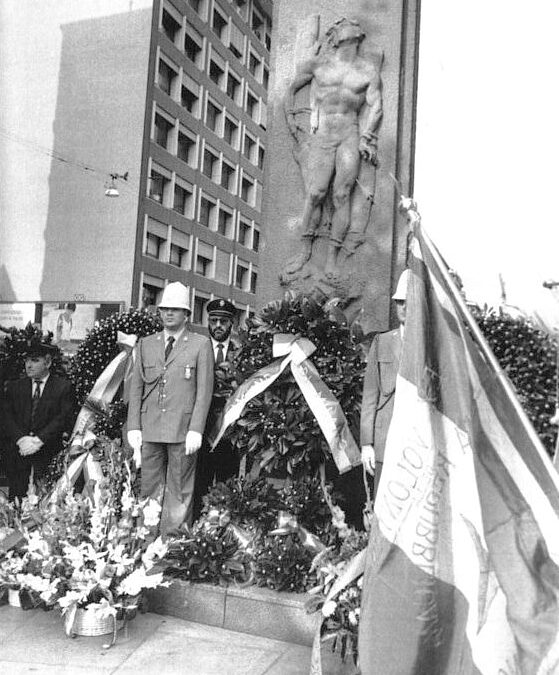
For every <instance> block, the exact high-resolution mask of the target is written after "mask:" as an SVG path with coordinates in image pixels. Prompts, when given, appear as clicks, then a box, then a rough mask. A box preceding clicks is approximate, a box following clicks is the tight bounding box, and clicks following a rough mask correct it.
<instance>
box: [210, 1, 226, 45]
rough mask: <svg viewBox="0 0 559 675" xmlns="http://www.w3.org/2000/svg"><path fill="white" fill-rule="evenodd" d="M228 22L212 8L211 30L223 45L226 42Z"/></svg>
mask: <svg viewBox="0 0 559 675" xmlns="http://www.w3.org/2000/svg"><path fill="white" fill-rule="evenodd" d="M228 25H229V22H228V21H227V19H226V18H225V17H224V16H223V15H222V14H221V12H218V11H217V9H215V8H214V13H213V17H212V30H213V32H214V33H215V34H216V35H217V37H218V38H219V39H220V40H221V41H222V42H223V43H224V44H225V43H226V40H227V26H228Z"/></svg>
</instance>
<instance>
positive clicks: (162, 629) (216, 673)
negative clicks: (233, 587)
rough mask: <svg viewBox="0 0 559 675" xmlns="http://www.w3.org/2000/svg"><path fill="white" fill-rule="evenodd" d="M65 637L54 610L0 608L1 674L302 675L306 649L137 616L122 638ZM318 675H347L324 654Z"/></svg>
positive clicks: (304, 674)
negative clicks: (108, 645)
mask: <svg viewBox="0 0 559 675" xmlns="http://www.w3.org/2000/svg"><path fill="white" fill-rule="evenodd" d="M108 638H109V636H100V637H76V638H68V637H66V635H65V633H64V629H63V625H62V620H61V618H60V615H59V613H58V612H57V611H51V612H44V611H42V610H28V611H23V610H20V609H16V608H13V607H9V606H7V605H5V606H3V607H0V673H6V675H19V674H20V673H39V674H40V675H43V673H44V674H45V675H55V674H56V675H59V674H61V673H62V674H67V675H72V674H74V673H75V674H76V675H87V674H90V673H96V674H97V673H107V674H108V673H116V674H118V675H132V674H133V675H141V674H144V673H147V674H150V673H157V674H158V675H174V674H175V673H177V674H178V673H180V674H181V675H183V674H184V673H192V675H264V674H266V675H307V674H308V673H309V666H310V654H311V650H310V648H309V647H303V646H301V645H294V644H289V643H287V642H280V641H278V640H270V639H268V638H262V637H257V636H254V635H247V634H244V633H235V632H233V631H228V630H224V629H222V628H213V627H211V626H205V625H202V624H199V623H191V622H189V621H183V620H181V619H175V618H172V617H165V616H160V615H158V614H150V613H148V614H141V615H138V616H137V617H136V618H135V619H134V620H133V621H132V622H131V623H130V624H129V628H128V634H127V635H126V634H125V633H124V631H120V632H119V635H118V639H117V642H116V644H115V645H114V646H113V647H111V648H110V649H107V648H106V646H104V645H106V643H107V642H108ZM326 660H327V663H326V664H324V675H335V674H337V673H341V672H349V671H345V670H344V669H343V668H342V667H341V665H340V663H339V662H338V661H337V659H333V658H330V656H329V655H326Z"/></svg>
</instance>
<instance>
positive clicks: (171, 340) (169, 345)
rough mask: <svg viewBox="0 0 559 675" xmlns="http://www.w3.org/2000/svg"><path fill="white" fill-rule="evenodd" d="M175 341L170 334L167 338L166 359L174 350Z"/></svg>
mask: <svg viewBox="0 0 559 675" xmlns="http://www.w3.org/2000/svg"><path fill="white" fill-rule="evenodd" d="M174 341H175V338H174V337H173V336H172V335H170V336H169V339H168V340H167V346H166V347H165V361H166V360H167V359H168V358H169V354H170V353H171V351H172V350H173V343H174Z"/></svg>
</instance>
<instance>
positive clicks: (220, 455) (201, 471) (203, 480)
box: [194, 298, 239, 518]
mask: <svg viewBox="0 0 559 675" xmlns="http://www.w3.org/2000/svg"><path fill="white" fill-rule="evenodd" d="M206 310H207V312H208V331H209V333H210V340H211V342H212V352H213V359H214V364H215V366H216V367H215V371H214V372H215V376H214V394H213V397H212V404H211V406H210V412H209V414H208V419H207V421H206V431H205V433H204V441H203V443H202V449H201V451H200V455H199V457H198V465H197V467H196V486H195V502H194V517H195V518H196V517H198V516H199V515H200V511H201V506H202V497H203V496H204V495H205V494H206V493H207V491H208V488H209V487H210V486H211V485H212V484H213V483H214V481H217V482H221V481H226V480H227V479H228V478H230V477H231V476H234V475H235V474H236V473H237V472H238V471H239V458H238V457H237V454H236V452H235V449H234V448H233V446H232V445H231V443H230V442H229V441H228V440H221V441H220V442H219V444H218V445H217V447H216V448H215V449H214V450H213V452H212V451H211V445H212V443H213V440H214V438H215V434H216V433H217V431H218V430H219V427H220V424H221V419H222V416H223V408H224V407H225V401H226V398H225V396H223V395H220V392H219V377H220V369H221V370H222V369H223V368H224V367H225V368H226V367H227V364H228V363H229V362H230V360H231V359H232V358H233V356H234V355H235V353H236V352H237V345H236V344H235V343H234V342H233V341H232V339H231V330H232V328H233V321H234V319H235V316H236V313H237V310H236V307H235V305H234V304H233V303H231V302H229V301H228V300H224V299H223V298H216V299H215V300H211V301H210V302H209V303H208V305H207V307H206Z"/></svg>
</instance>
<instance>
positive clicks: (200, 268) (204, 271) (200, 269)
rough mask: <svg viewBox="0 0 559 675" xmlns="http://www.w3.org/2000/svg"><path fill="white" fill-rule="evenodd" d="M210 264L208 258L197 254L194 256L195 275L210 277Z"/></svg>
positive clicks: (210, 261)
mask: <svg viewBox="0 0 559 675" xmlns="http://www.w3.org/2000/svg"><path fill="white" fill-rule="evenodd" d="M212 262H213V261H212V260H211V259H210V258H206V257H205V256H203V255H202V254H200V253H198V255H197V256H196V274H200V275H201V276H203V277H209V276H211V270H212Z"/></svg>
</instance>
